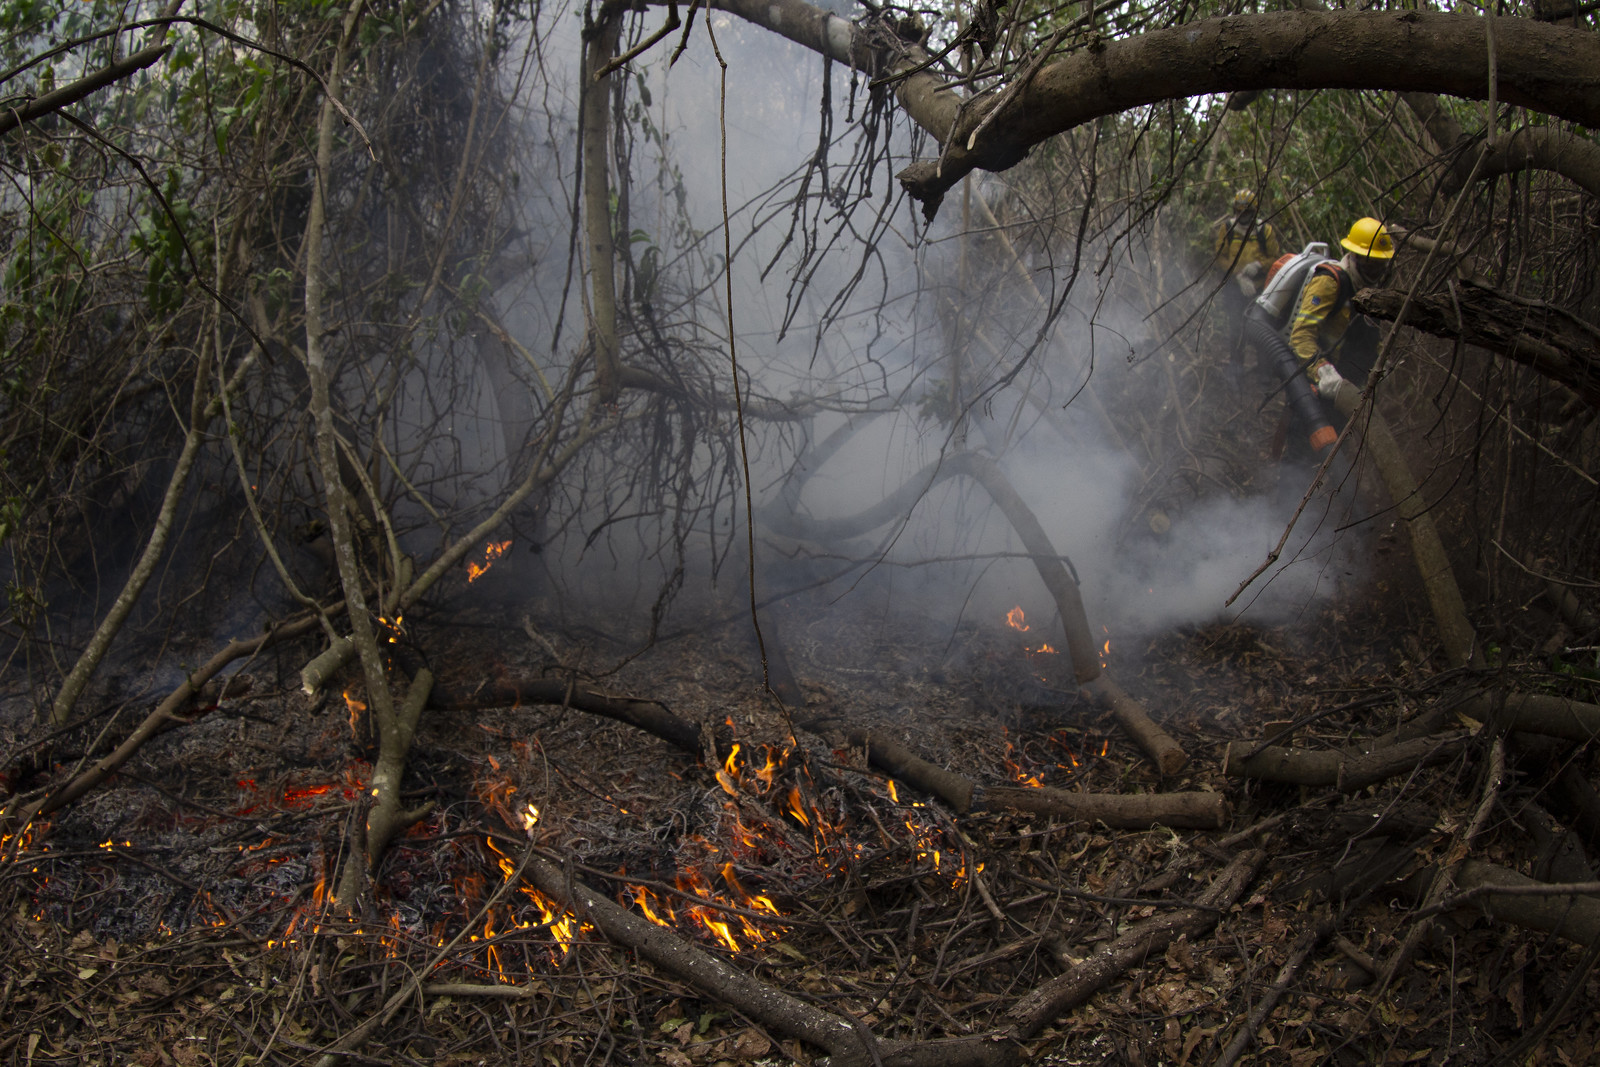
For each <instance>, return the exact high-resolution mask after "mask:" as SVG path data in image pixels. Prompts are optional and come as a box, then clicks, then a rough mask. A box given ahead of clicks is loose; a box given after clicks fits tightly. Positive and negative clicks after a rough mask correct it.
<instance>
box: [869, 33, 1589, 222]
mask: <svg viewBox="0 0 1600 1067" xmlns="http://www.w3.org/2000/svg"><path fill="white" fill-rule="evenodd" d="M1487 57H1488V50H1487V44H1486V40H1485V30H1484V21H1483V20H1482V19H1480V18H1477V17H1475V16H1470V15H1444V14H1432V13H1425V12H1362V11H1331V12H1321V11H1285V12H1277V13H1274V14H1269V15H1245V16H1237V17H1233V18H1218V19H1206V20H1204V21H1201V22H1193V23H1188V24H1186V25H1182V26H1173V27H1169V28H1167V29H1161V30H1155V31H1152V32H1150V33H1146V34H1141V35H1139V36H1137V37H1130V38H1126V39H1123V40H1118V41H1112V42H1109V43H1107V44H1105V45H1103V46H1101V47H1099V48H1090V49H1086V50H1084V51H1081V52H1076V53H1074V54H1072V55H1070V56H1068V57H1066V58H1065V59H1061V60H1057V61H1056V62H1053V63H1050V64H1048V65H1047V66H1045V67H1044V68H1043V69H1042V70H1040V71H1039V73H1038V75H1037V76H1035V77H1034V79H1033V80H1032V81H1031V82H1030V83H1029V84H1028V85H1027V86H1026V87H1024V88H1023V89H1022V91H1021V92H1018V93H1015V94H1013V95H1012V96H1011V98H1010V99H1009V100H1008V101H1007V102H1006V103H1005V105H1004V106H1003V107H1002V108H1001V109H1000V114H998V115H995V116H994V117H993V119H992V120H990V116H989V112H990V111H991V110H992V109H993V108H994V103H993V102H992V101H988V100H979V101H976V102H974V103H972V104H971V105H970V106H969V107H968V108H967V110H966V111H965V113H963V115H962V116H961V119H960V120H959V121H958V122H957V123H956V124H955V129H954V137H953V138H952V142H953V143H951V144H949V145H948V146H947V148H946V152H945V156H944V158H943V160H942V161H941V162H940V163H939V164H935V163H933V162H931V161H926V162H920V163H916V164H913V165H912V166H911V167H909V168H907V170H906V171H904V172H902V173H901V175H900V180H901V184H903V185H904V186H905V187H906V189H907V191H908V192H910V193H911V195H912V196H914V197H916V198H917V199H919V200H923V201H925V202H926V203H927V204H928V205H929V206H932V205H933V203H934V202H935V201H936V200H937V198H938V197H940V196H942V195H943V193H944V191H945V190H946V189H949V188H950V187H951V186H952V185H954V184H955V183H956V182H958V181H960V179H961V178H962V176H963V175H965V174H966V173H967V172H969V171H971V170H972V169H974V168H977V167H983V168H986V169H992V168H991V161H994V160H1001V161H1003V160H1005V159H1008V158H1015V157H1016V155H1017V153H1018V151H1019V150H1026V149H1027V148H1029V147H1031V146H1032V145H1035V144H1038V143H1039V142H1040V141H1043V140H1045V139H1046V138H1048V137H1051V136H1054V135H1055V134H1057V133H1061V132H1063V131H1065V130H1068V129H1071V128H1072V127H1074V126H1077V125H1080V124H1082V123H1084V122H1087V121H1089V120H1090V119H1094V118H1099V117H1100V116H1103V115H1109V114H1113V113H1115V112H1120V111H1126V110H1128V109H1130V108H1134V107H1140V106H1142V105H1146V104H1154V103H1158V102H1160V101H1163V100H1173V99H1180V98H1184V97H1190V96H1196V95H1199V94H1202V93H1222V92H1235V91H1240V90H1247V89H1388V90H1394V91H1399V92H1404V91H1420V92H1434V93H1444V94H1447V95H1450V96H1459V97H1464V98H1467V99H1473V100H1478V99H1483V98H1484V97H1486V96H1487V95H1488V88H1489V86H1488V79H1487V77H1486V76H1485V70H1486V67H1487ZM1597 68H1600V38H1597V37H1596V36H1595V35H1594V34H1591V33H1588V32H1585V31H1579V30H1571V29H1560V28H1557V27H1554V26H1549V25H1546V24H1543V23H1536V22H1530V21H1528V20H1525V19H1500V20H1498V21H1497V23H1496V27H1495V69H1496V70H1497V72H1498V75H1497V84H1496V95H1497V97H1498V98H1499V99H1500V100H1501V101H1503V102H1505V103H1509V104H1517V105H1520V106H1523V107H1527V108H1531V109H1532V110H1534V111H1540V112H1544V113H1546V114H1550V115H1555V116H1558V117H1561V118H1567V119H1571V120H1573V121H1575V122H1582V123H1585V124H1589V125H1594V124H1596V123H1597V122H1600V79H1596V78H1594V76H1593V71H1594V70H1596V69H1597ZM980 126H984V127H985V130H984V135H983V136H982V137H980V138H978V139H977V143H976V144H972V145H969V144H968V143H967V139H968V138H969V137H970V136H971V134H972V131H974V130H977V129H978V128H979V127H980Z"/></svg>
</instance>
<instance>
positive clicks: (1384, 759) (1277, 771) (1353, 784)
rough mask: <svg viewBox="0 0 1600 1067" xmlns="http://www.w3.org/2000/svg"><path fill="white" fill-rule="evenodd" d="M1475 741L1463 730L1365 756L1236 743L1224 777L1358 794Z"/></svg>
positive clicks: (1225, 761)
mask: <svg viewBox="0 0 1600 1067" xmlns="http://www.w3.org/2000/svg"><path fill="white" fill-rule="evenodd" d="M1471 736H1472V735H1471V734H1469V733H1467V732H1466V731H1461V732H1459V733H1449V734H1438V735H1435V736H1431V737H1420V738H1417V739H1416V740H1413V741H1402V742H1400V743H1399V744H1395V745H1389V746H1386V747H1384V748H1380V749H1378V750H1377V751H1376V752H1372V753H1370V754H1366V755H1357V754H1354V753H1350V752H1340V751H1335V750H1324V751H1309V750H1306V749H1300V748H1280V747H1278V746H1276V745H1272V746H1268V747H1266V748H1259V747H1258V746H1257V745H1256V744H1255V743H1254V742H1244V741H1233V742H1230V743H1229V745H1228V749H1227V753H1226V754H1225V755H1224V756H1223V759H1222V773H1223V774H1225V775H1227V776H1228V777H1230V778H1254V779H1258V780H1260V781H1266V782H1288V783H1290V784H1292V785H1309V786H1323V787H1328V786H1331V787H1333V788H1335V789H1337V790H1339V791H1340V792H1341V793H1354V792H1356V791H1357V790H1360V789H1365V788H1366V787H1367V786H1369V785H1376V784H1377V783H1378V782H1382V781H1385V780H1386V779H1389V778H1393V777H1395V776H1396V775H1400V774H1408V773H1410V772H1411V771H1413V770H1415V769H1416V768H1418V767H1424V766H1427V765H1428V764H1432V763H1442V762H1444V761H1445V760H1448V759H1451V758H1453V757H1454V756H1455V755H1456V754H1457V753H1458V752H1460V751H1461V749H1462V748H1463V747H1465V746H1466V744H1467V742H1468V741H1469V740H1471Z"/></svg>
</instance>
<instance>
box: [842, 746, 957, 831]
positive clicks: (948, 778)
mask: <svg viewBox="0 0 1600 1067" xmlns="http://www.w3.org/2000/svg"><path fill="white" fill-rule="evenodd" d="M850 744H851V745H853V746H855V747H856V748H860V749H865V750H866V753H867V760H868V762H870V763H871V764H872V765H873V766H874V767H877V768H878V769H880V770H883V771H886V772H888V773H889V774H892V775H894V776H895V777H896V778H899V779H901V780H902V781H904V782H906V783H907V784H909V785H912V786H915V787H916V788H918V789H920V790H922V791H923V792H924V793H931V794H932V795H933V796H936V797H938V798H939V799H940V800H942V801H944V802H945V803H946V804H948V805H950V809H951V810H952V811H954V812H955V813H956V814H958V815H964V814H966V813H967V812H968V811H970V810H971V808H972V793H973V785H972V782H970V781H969V780H967V779H966V778H963V777H962V776H961V775H959V774H956V773H954V772H952V771H947V770H945V769H944V768H943V767H939V766H936V765H935V764H932V763H929V762H928V761H927V760H925V759H922V758H921V757H919V756H917V755H915V754H914V753H912V751H911V750H910V749H908V748H906V747H905V746H904V745H901V744H898V743H897V742H895V741H894V740H893V739H892V738H890V737H888V736H887V735H886V734H884V733H883V731H881V730H878V731H868V730H852V731H850Z"/></svg>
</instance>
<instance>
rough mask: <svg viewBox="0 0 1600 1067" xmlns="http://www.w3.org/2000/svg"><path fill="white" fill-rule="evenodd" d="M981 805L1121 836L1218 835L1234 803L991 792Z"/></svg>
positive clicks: (1188, 796) (1194, 795)
mask: <svg viewBox="0 0 1600 1067" xmlns="http://www.w3.org/2000/svg"><path fill="white" fill-rule="evenodd" d="M980 802H981V806H982V807H989V808H994V807H1002V808H1010V809H1012V810H1014V811H1031V812H1037V813H1038V814H1040V815H1057V816H1062V817H1064V818H1068V819H1081V820H1085V821H1088V822H1101V823H1105V824H1106V825H1107V826H1111V827H1115V828H1116V829H1119V830H1148V829H1149V828H1150V827H1152V826H1174V827H1183V828H1185V829H1191V830H1217V829H1221V828H1222V826H1224V825H1225V824H1226V823H1227V821H1228V803H1227V801H1226V800H1225V799H1224V798H1223V796H1222V794H1221V793H1202V792H1186V793H1133V794H1128V795H1122V794H1115V793H1067V792H1063V791H1061V790H1059V789H1025V788H1012V787H1009V786H1005V787H1002V786H990V787H986V788H985V789H984V790H983V793H982V796H981V798H980Z"/></svg>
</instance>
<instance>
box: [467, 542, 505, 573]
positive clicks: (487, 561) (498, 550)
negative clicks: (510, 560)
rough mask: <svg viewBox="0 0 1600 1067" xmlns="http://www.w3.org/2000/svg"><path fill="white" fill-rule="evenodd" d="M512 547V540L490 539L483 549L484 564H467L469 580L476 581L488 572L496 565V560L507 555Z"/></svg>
mask: <svg viewBox="0 0 1600 1067" xmlns="http://www.w3.org/2000/svg"><path fill="white" fill-rule="evenodd" d="M510 549H511V542H510V541H490V542H489V544H488V545H487V546H486V547H485V548H484V550H483V565H482V566H479V565H478V564H476V563H468V564H467V581H468V582H475V581H477V580H478V579H479V578H482V577H483V576H484V575H485V574H487V573H488V571H489V568H490V567H492V566H494V561H495V560H497V559H499V558H500V557H501V556H503V555H505V554H506V553H507V552H508V551H510Z"/></svg>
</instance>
